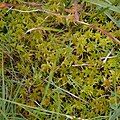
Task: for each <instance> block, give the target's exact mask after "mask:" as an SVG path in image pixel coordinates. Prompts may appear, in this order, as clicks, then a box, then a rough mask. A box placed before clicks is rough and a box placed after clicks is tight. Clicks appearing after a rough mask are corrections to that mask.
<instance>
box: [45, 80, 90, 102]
mask: <svg viewBox="0 0 120 120" xmlns="http://www.w3.org/2000/svg"><path fill="white" fill-rule="evenodd" d="M44 81H45V82H48V81H47V80H46V79H45V80H44ZM50 84H51V85H53V86H54V87H56V88H57V89H59V90H61V91H63V92H65V93H67V94H69V95H70V96H72V97H74V98H76V99H79V100H81V101H84V102H85V103H86V104H88V103H89V102H87V101H85V100H83V99H82V98H80V97H78V96H76V95H74V94H73V93H71V92H69V91H67V90H65V89H63V88H60V87H58V86H57V85H55V84H54V83H53V82H51V83H50Z"/></svg>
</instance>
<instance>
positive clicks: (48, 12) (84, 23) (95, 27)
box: [11, 9, 120, 45]
mask: <svg viewBox="0 0 120 120" xmlns="http://www.w3.org/2000/svg"><path fill="white" fill-rule="evenodd" d="M11 10H14V11H18V12H23V13H25V12H27V13H30V12H38V11H39V12H44V13H47V14H49V15H54V16H57V17H63V18H65V19H69V17H68V16H65V15H60V14H56V13H53V12H50V11H47V10H42V9H36V10H30V11H23V10H18V9H11ZM76 23H77V24H83V25H86V26H88V27H89V28H93V29H96V30H98V31H99V32H101V33H102V34H104V35H106V36H107V37H109V38H110V39H111V40H112V41H113V42H114V43H116V44H119V45H120V41H119V40H118V39H117V38H115V37H114V36H112V35H111V34H110V33H108V32H107V31H106V30H103V29H101V28H99V27H97V26H95V25H93V24H89V23H86V22H84V21H79V20H77V21H76Z"/></svg>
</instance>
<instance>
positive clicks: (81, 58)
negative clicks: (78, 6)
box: [0, 0, 120, 120]
mask: <svg viewBox="0 0 120 120" xmlns="http://www.w3.org/2000/svg"><path fill="white" fill-rule="evenodd" d="M2 2H8V3H13V4H16V7H15V8H14V9H19V10H33V9H38V8H36V7H31V6H29V7H28V6H26V5H25V4H24V3H23V2H24V1H22V0H18V1H15V0H10V1H7V0H4V1H2ZM27 2H28V1H27ZM31 2H33V1H31ZM34 2H39V3H40V4H41V7H40V8H39V9H43V10H46V11H48V12H28V13H26V12H20V11H16V10H14V9H13V10H9V11H8V9H6V8H5V9H1V10H0V19H1V20H0V52H1V54H0V58H1V60H0V63H1V64H0V66H1V68H0V73H1V77H0V79H1V86H2V87H1V88H0V89H1V90H0V95H1V98H2V99H3V100H4V99H6V100H8V101H4V104H3V101H1V103H0V105H1V108H2V110H1V111H0V112H1V116H2V117H3V116H4V118H5V117H6V118H8V119H11V120H13V119H14V120H19V119H22V120H24V119H29V120H37V119H40V120H42V119H46V120H47V119H51V120H53V119H58V120H64V119H68V118H67V117H68V116H67V115H70V116H75V117H76V119H77V118H79V117H80V118H84V119H85V118H86V119H92V118H94V119H100V120H103V119H105V120H107V119H108V118H109V116H110V115H111V114H112V110H114V109H115V108H117V107H118V106H119V100H120V99H119V98H120V87H119V85H120V83H119V80H120V51H119V50H120V49H119V45H117V44H115V43H113V42H112V40H111V39H110V38H108V37H107V36H105V35H103V34H101V33H100V32H99V31H97V30H94V29H93V28H89V27H88V26H86V25H83V24H77V23H75V22H74V20H73V19H74V18H73V15H72V13H67V12H66V11H65V9H68V8H70V7H71V6H72V1H71V0H48V1H42V0H41V1H38V0H36V1H34ZM97 12H98V11H97V9H96V6H95V5H91V4H88V3H86V4H85V5H84V7H83V8H82V10H81V11H80V20H82V21H85V22H88V23H92V24H94V25H96V26H99V27H101V28H102V29H105V30H107V31H108V32H109V33H111V34H112V35H113V36H115V37H116V38H119V33H120V30H119V28H118V27H116V25H115V24H114V23H113V22H112V21H111V20H110V19H109V18H108V17H107V16H106V15H105V14H104V13H101V14H98V15H97V16H95V15H96V14H97ZM62 16H67V17H68V18H69V19H68V18H65V17H62ZM115 16H116V18H117V17H118V16H117V14H115ZM38 27H39V29H37V30H33V31H31V32H27V33H26V31H27V30H30V29H32V28H38ZM112 49H113V50H112ZM111 50H112V52H111V54H110V56H109V57H110V58H108V59H107V60H106V61H105V59H106V56H107V55H108V53H110V51H111ZM3 81H4V82H3ZM3 85H4V86H3ZM24 105H25V106H24ZM42 109H45V110H46V111H44V110H42ZM2 117H1V118H2ZM96 117H97V118H96ZM71 119H72V118H71Z"/></svg>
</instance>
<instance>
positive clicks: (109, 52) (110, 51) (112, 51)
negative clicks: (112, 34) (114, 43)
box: [103, 48, 114, 63]
mask: <svg viewBox="0 0 120 120" xmlns="http://www.w3.org/2000/svg"><path fill="white" fill-rule="evenodd" d="M113 50H114V48H112V49H111V51H110V52H109V53H108V54H107V56H106V57H105V59H104V60H103V63H105V62H106V61H107V59H108V57H109V56H110V54H111V53H112V52H113Z"/></svg>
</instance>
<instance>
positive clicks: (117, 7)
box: [84, 0, 120, 13]
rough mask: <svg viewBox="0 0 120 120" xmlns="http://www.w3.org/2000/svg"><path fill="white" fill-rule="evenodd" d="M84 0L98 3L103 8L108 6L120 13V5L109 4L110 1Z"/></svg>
mask: <svg viewBox="0 0 120 120" xmlns="http://www.w3.org/2000/svg"><path fill="white" fill-rule="evenodd" d="M84 1H86V2H90V3H92V4H95V5H98V6H100V7H103V8H107V7H108V8H109V10H112V11H114V12H117V13H120V7H119V6H114V5H111V4H108V3H106V2H103V1H100V0H84Z"/></svg>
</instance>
